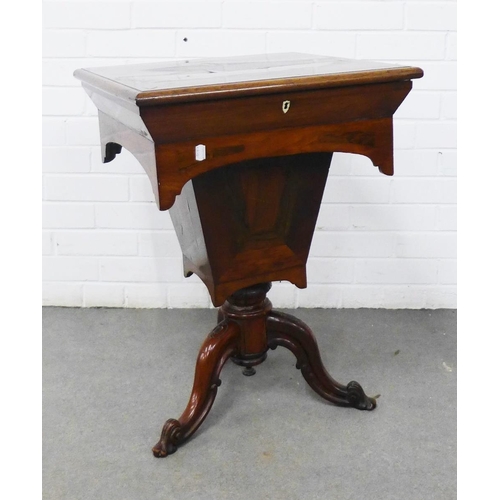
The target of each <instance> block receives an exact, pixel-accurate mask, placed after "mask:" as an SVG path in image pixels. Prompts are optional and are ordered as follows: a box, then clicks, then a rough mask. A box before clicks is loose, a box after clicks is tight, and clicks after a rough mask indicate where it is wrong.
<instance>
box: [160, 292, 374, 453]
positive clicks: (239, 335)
mask: <svg viewBox="0 0 500 500" xmlns="http://www.w3.org/2000/svg"><path fill="white" fill-rule="evenodd" d="M270 288H271V284H270V283H261V284H259V285H254V286H251V287H248V288H244V289H242V290H239V291H237V292H236V293H234V294H233V295H231V296H230V297H229V298H228V299H227V301H226V302H225V303H224V304H223V305H222V307H221V308H220V309H219V315H218V320H219V323H218V325H217V326H216V327H215V328H214V329H213V330H212V332H211V333H210V334H209V336H208V337H207V339H206V340H205V342H204V343H203V345H202V347H201V349H200V353H199V355H198V360H197V362H196V371H195V376H194V383H193V390H192V393H191V397H190V399H189V403H188V405H187V407H186V409H185V410H184V413H183V414H182V415H181V416H180V417H179V419H178V420H175V419H169V420H167V422H166V423H165V425H164V426H163V430H162V433H161V437H160V440H159V441H158V443H157V444H156V445H155V446H154V447H153V454H154V455H155V456H156V457H165V456H167V455H170V454H172V453H174V452H175V451H176V450H177V447H178V446H179V445H180V444H182V443H183V442H185V441H186V440H187V439H189V438H190V437H191V436H192V435H193V434H194V432H195V431H196V429H198V427H199V426H200V425H201V424H202V422H203V420H204V419H205V417H206V416H207V415H208V412H209V411H210V408H211V407H212V404H213V402H214V400H215V396H216V394H217V388H218V387H219V386H220V384H221V381H220V379H219V375H220V372H221V370H222V367H223V366H224V363H225V362H226V361H227V360H228V359H229V358H231V359H232V360H233V361H234V362H235V363H237V364H238V365H241V366H244V367H245V369H244V371H243V373H244V374H245V375H253V374H254V373H255V369H254V368H253V367H254V366H256V365H258V364H260V363H262V362H263V361H264V360H265V359H266V356H267V350H268V349H269V348H270V349H276V347H278V346H279V345H280V346H283V347H286V348H287V349H289V350H290V351H292V353H293V354H294V355H295V357H296V358H297V365H296V366H297V368H298V369H300V370H301V371H302V375H303V376H304V378H305V380H306V381H307V383H308V384H309V385H310V386H311V388H312V389H313V390H314V391H316V392H317V393H318V394H319V395H320V396H321V397H323V398H324V399H326V400H328V401H330V402H332V403H334V404H336V405H339V406H351V407H353V408H357V409H359V410H373V409H374V408H375V407H376V401H375V399H373V398H370V397H368V396H366V394H365V393H364V391H363V389H362V388H361V386H360V385H359V384H358V383H357V382H349V383H348V384H347V385H346V386H344V385H342V384H339V383H338V382H336V381H335V380H334V379H333V378H332V377H331V376H330V375H329V374H328V372H327V371H326V368H325V367H324V366H323V363H322V361H321V356H320V353H319V349H318V344H317V342H316V339H315V337H314V334H313V333H312V331H311V330H310V328H309V327H308V326H307V325H306V324H305V323H303V322H302V321H300V320H299V319H297V318H295V317H293V316H290V315H288V314H283V313H279V312H276V311H273V310H272V305H271V302H270V301H269V299H267V298H266V293H267V292H268V291H269V289H270Z"/></svg>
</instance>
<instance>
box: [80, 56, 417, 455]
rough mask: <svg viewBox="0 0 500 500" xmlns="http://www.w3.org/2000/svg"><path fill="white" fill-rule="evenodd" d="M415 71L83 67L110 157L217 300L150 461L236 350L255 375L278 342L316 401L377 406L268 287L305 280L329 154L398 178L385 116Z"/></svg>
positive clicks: (199, 405)
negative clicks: (365, 160)
mask: <svg viewBox="0 0 500 500" xmlns="http://www.w3.org/2000/svg"><path fill="white" fill-rule="evenodd" d="M422 75H423V72H422V70H421V69H419V68H415V67H404V66H395V65H390V64H382V63H377V62H369V61H357V60H350V59H340V58H333V57H320V56H311V55H307V54H274V55H258V56H245V57H237V58H219V59H197V60H180V61H169V62H164V63H150V64H138V65H125V66H115V67H106V68H91V69H81V70H77V71H76V72H75V77H76V78H78V79H80V80H81V81H82V84H83V87H84V88H85V90H86V91H87V93H88V94H89V96H90V97H91V99H92V101H93V102H94V104H95V105H96V106H97V108H98V111H99V127H100V137H101V147H102V158H103V161H104V162H109V161H111V160H113V158H114V157H115V155H116V154H117V153H120V151H121V148H122V146H123V147H125V148H126V149H128V150H129V151H130V152H131V153H132V154H133V155H134V156H135V157H136V158H137V160H138V161H139V162H140V164H141V165H142V166H143V167H144V170H145V171H146V173H147V175H148V177H149V180H150V181H151V186H152V188H153V193H154V196H155V199H156V203H157V205H158V208H159V209H160V210H168V209H169V210H170V214H171V217H172V221H173V224H174V227H175V231H176V234H177V237H178V239H179V242H180V245H181V249H182V253H183V258H184V273H185V276H186V277H187V276H190V275H191V274H193V273H194V274H196V275H198V276H199V277H200V279H201V280H202V281H203V283H204V284H205V285H206V287H207V288H208V291H209V293H210V296H211V299H212V302H213V304H214V306H220V308H219V312H218V324H217V325H216V326H215V328H214V329H213V330H212V331H211V332H210V334H209V335H208V337H207V339H206V340H205V342H204V343H203V345H202V346H201V350H200V353H199V356H198V360H197V362H196V370H195V376H194V383H193V390H192V393H191V397H190V399H189V402H188V405H187V407H186V410H185V411H184V413H183V414H182V415H181V416H180V418H179V419H178V420H175V419H169V420H167V422H166V423H165V425H164V427H163V430H162V433H161V437H160V440H159V442H158V443H157V444H156V445H155V446H154V447H153V453H154V455H155V456H157V457H164V456H166V455H169V454H172V453H173V452H175V451H176V449H177V447H178V446H179V445H180V444H182V443H183V442H185V441H186V440H187V439H188V438H190V437H191V436H192V435H193V433H194V432H195V431H196V429H197V428H198V427H199V426H200V425H201V423H202V422H203V420H204V419H205V417H206V416H207V414H208V412H209V411H210V408H211V406H212V404H213V402H214V399H215V396H216V394H217V388H218V386H219V385H220V383H221V382H220V379H219V375H220V372H221V370H222V367H223V365H224V363H225V362H226V361H227V360H228V359H229V358H231V359H232V360H233V361H234V362H235V363H237V364H239V365H241V366H243V367H244V371H243V373H244V374H245V375H253V374H254V373H255V370H254V368H253V367H254V366H255V365H258V364H259V363H262V362H263V361H264V360H265V359H266V356H267V351H268V349H275V348H276V347H277V346H283V347H286V348H287V349H289V350H290V351H291V352H292V353H293V354H294V355H295V356H296V358H297V365H296V366H297V368H299V369H300V370H301V371H302V374H303V376H304V378H305V379H306V381H307V382H308V384H309V385H310V386H311V388H312V389H314V390H315V391H316V392H317V393H318V394H319V395H320V396H322V397H323V398H325V399H327V400H328V401H330V402H332V403H334V404H336V405H340V406H350V407H354V408H357V409H360V410H372V409H374V408H375V406H376V402H375V399H373V398H370V397H368V396H366V395H365V393H364V391H363V389H362V388H361V386H360V385H359V384H358V383H357V382H349V383H348V384H347V385H342V384H340V383H338V382H336V381H335V380H334V379H333V378H331V377H330V375H329V374H328V372H327V371H326V369H325V367H324V366H323V363H322V361H321V358H320V353H319V350H318V345H317V342H316V340H315V338H314V335H313V333H312V332H311V330H310V329H309V327H308V326H307V325H305V324H304V323H303V322H301V321H300V320H298V319H297V318H295V317H293V316H290V315H287V314H283V313H280V312H277V311H275V310H273V309H272V305H271V302H270V301H269V299H267V298H266V293H267V292H268V291H269V289H270V288H271V282H272V281H280V280H287V281H290V282H291V283H293V284H295V285H296V286H297V287H299V288H305V287H306V286H307V282H306V261H307V256H308V253H309V248H310V245H311V239H312V236H313V232H314V227H315V224H316V219H317V216H318V211H319V208H320V203H321V198H322V195H323V190H324V187H325V183H326V180H327V176H328V170H329V167H330V162H331V158H332V153H333V152H335V151H341V152H347V153H358V154H362V155H365V156H367V157H369V158H370V159H371V160H372V162H373V164H374V165H376V166H377V167H378V169H379V170H380V172H382V173H383V174H386V175H392V174H393V134H392V117H393V114H394V112H395V111H396V109H397V108H398V106H399V105H400V104H401V102H402V101H403V100H404V98H405V97H406V95H407V94H408V92H409V91H410V89H411V87H412V81H411V80H412V79H414V78H420V77H421V76H422Z"/></svg>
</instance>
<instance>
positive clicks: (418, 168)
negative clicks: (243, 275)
mask: <svg viewBox="0 0 500 500" xmlns="http://www.w3.org/2000/svg"><path fill="white" fill-rule="evenodd" d="M455 31H456V3H455V1H453V0H441V1H432V0H426V1H417V0H411V1H403V0H402V1H398V0H390V1H389V0H386V1H382V0H355V1H352V2H350V1H346V0H344V1H340V0H338V1H337V0H330V1H327V0H323V1H319V0H318V1H312V0H311V1H306V0H289V1H271V2H269V1H265V0H259V1H245V0H225V1H215V0H209V1H206V2H201V1H200V0H198V1H182V2H181V1H162V2H159V1H157V2H152V1H139V0H136V1H132V0H131V1H121V0H115V1H104V2H97V1H94V2H87V1H73V0H71V1H70V0H65V1H46V2H44V3H43V47H42V49H43V57H44V60H43V114H44V118H43V139H42V140H43V172H44V174H43V183H42V192H43V211H42V215H43V218H42V219H43V221H42V222H43V232H42V238H43V239H42V251H43V279H44V283H43V303H44V304H47V305H63V306H85V307H92V306H109V307H209V306H210V302H209V299H208V294H207V292H206V291H205V288H204V286H203V284H202V283H201V282H200V280H199V279H198V278H197V277H196V276H193V277H191V278H189V279H185V278H183V276H182V260H181V253H180V249H179V245H178V243H177V240H176V237H175V233H174V231H173V228H172V223H171V220H170V216H169V214H168V213H165V212H162V213H160V212H159V211H158V210H157V209H156V206H155V204H154V202H153V195H152V192H151V189H150V187H149V181H148V180H147V178H146V175H145V173H144V172H143V171H142V168H141V167H140V165H139V164H138V162H137V161H136V160H135V159H134V158H133V156H132V155H131V154H130V153H128V152H127V151H123V152H122V154H121V155H119V156H117V158H116V159H115V160H114V161H113V162H111V163H109V164H102V163H101V161H100V150H99V133H98V123H97V117H96V114H97V113H96V109H95V107H94V106H93V104H92V103H91V101H90V100H89V99H88V98H87V96H86V94H85V92H84V91H83V89H82V88H81V87H80V84H79V82H78V81H77V80H76V79H74V78H73V76H72V73H73V71H74V70H75V69H77V68H81V67H89V66H100V65H101V66H102V65H113V64H124V63H136V62H143V61H153V60H160V59H165V58H176V57H203V56H224V55H238V54H252V53H260V52H290V51H302V52H308V53H316V54H323V55H332V56H340V57H355V58H360V59H361V58H366V59H374V60H380V61H389V62H397V63H401V64H412V65H416V66H420V67H422V68H423V69H424V72H425V76H424V78H423V79H421V80H417V81H415V83H414V89H413V91H412V92H411V93H410V95H409V96H408V98H407V100H406V101H405V102H404V103H403V105H402V106H401V107H400V109H399V110H398V111H397V113H396V116H395V123H394V127H395V130H394V133H395V176H394V177H392V178H389V177H384V176H382V175H381V174H379V173H378V171H377V170H376V169H374V168H373V167H372V165H371V162H370V161H369V160H367V159H366V158H364V157H361V156H355V155H347V154H336V155H334V160H333V163H332V168H331V172H330V178H329V180H328V184H327V187H326V191H325V196H324V200H323V204H322V206H321V211H320V215H319V219H318V224H317V229H316V232H315V235H314V239H313V244H312V248H311V254H310V259H309V263H308V278H309V286H308V288H307V289H306V290H298V289H296V288H295V287H293V286H292V285H290V284H288V283H276V284H275V285H274V287H273V289H272V290H271V294H270V297H271V300H272V301H273V302H274V303H275V305H276V306H278V307H297V306H300V307H387V308H421V307H428V308H437V307H446V308H449V307H456V276H457V272H456V224H457V221H456V219H457V217H456V179H455V177H456V145H457V141H456V116H457V105H456V46H457V41H456V32H455Z"/></svg>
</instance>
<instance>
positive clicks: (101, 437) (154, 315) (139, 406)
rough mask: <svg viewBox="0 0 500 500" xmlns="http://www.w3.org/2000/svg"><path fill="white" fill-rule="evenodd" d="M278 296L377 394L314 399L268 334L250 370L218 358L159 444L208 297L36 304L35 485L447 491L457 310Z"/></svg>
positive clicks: (145, 490) (186, 376)
mask: <svg viewBox="0 0 500 500" xmlns="http://www.w3.org/2000/svg"><path fill="white" fill-rule="evenodd" d="M288 312H289V313H291V314H294V315H295V316H297V317H299V318H300V319H302V320H303V321H305V322H306V323H307V324H308V325H309V326H310V327H311V328H312V329H313V331H314V332H315V334H316V337H317V339H318V343H319V346H320V349H321V354H322V357H323V362H324V364H325V366H326V367H327V368H328V370H329V371H330V373H331V374H332V376H333V377H334V378H336V379H337V380H339V381H340V382H342V383H347V382H348V381H350V380H353V379H354V380H357V381H358V382H360V383H361V384H362V386H363V387H364V389H365V391H366V392H367V394H369V395H372V396H373V395H376V394H380V397H379V398H378V408H377V409H376V410H375V411H373V412H363V411H358V410H355V409H351V408H339V407H335V406H333V405H331V404H330V403H328V402H326V401H324V400H322V399H321V398H320V397H319V396H317V395H316V393H314V392H313V391H312V390H311V389H310V388H309V387H308V386H307V384H306V382H305V381H304V380H303V378H302V375H301V373H300V371H299V370H296V369H295V363H294V360H295V358H294V357H293V355H292V354H291V353H290V352H289V351H287V350H286V349H284V348H282V347H279V348H278V349H277V350H276V351H270V352H269V356H268V359H267V361H266V362H265V363H263V364H262V365H260V366H258V367H257V373H256V375H254V376H253V377H244V376H243V375H242V374H241V368H240V367H238V366H236V365H234V364H233V363H231V362H229V363H227V364H226V366H225V367H224V369H223V371H222V375H221V380H222V386H221V387H220V388H219V392H218V395H217V398H216V400H215V403H214V406H213V408H212V411H211V412H210V414H209V415H208V417H207V419H206V420H205V422H204V423H203V425H202V426H201V427H200V429H199V430H198V431H197V433H196V434H195V435H194V437H193V439H192V440H190V441H189V442H188V443H186V444H185V445H184V446H182V447H180V448H179V450H178V451H177V452H176V453H175V454H173V455H171V456H169V457H167V458H163V459H157V458H154V457H153V455H152V453H151V447H152V445H153V444H155V443H156V441H157V440H158V438H159V433H160V431H161V428H162V425H163V423H164V421H165V420H166V419H167V418H178V417H179V416H180V414H181V413H182V411H183V410H184V408H185V405H186V403H187V400H188V397H189V394H190V392H191V384H192V378H193V370H194V363H195V360H196V356H197V353H198V349H199V347H200V345H201V342H202V341H203V339H204V338H205V336H206V334H207V333H208V332H209V331H210V330H211V328H212V326H213V325H214V323H215V311H213V310H188V309H184V310H160V309H153V310H144V309H143V310H133V309H73V308H54V307H47V308H44V312H43V334H44V342H43V354H44V365H43V366H44V369H43V391H44V392H43V394H44V396H43V441H44V450H43V467H44V471H43V490H44V493H43V498H44V499H45V500H56V499H57V500H59V499H71V500H80V499H82V500H83V499H84V500H98V499H105V500H114V499H120V500H128V499H130V500H142V499H169V500H170V499H172V500H188V499H194V500H212V499H213V500H223V499H245V500H252V499H254V500H261V499H270V500H280V499H287V500H294V499H320V500H329V499H332V500H333V499H335V500H361V499H365V498H366V499H375V500H393V499H394V500H413V499H415V500H427V499H443V500H444V499H446V500H449V499H453V498H456V311H454V310H433V311H431V310H419V311H416V310H369V309H357V310H352V309H351V310H349V309H344V310H327V309H298V310H295V311H288Z"/></svg>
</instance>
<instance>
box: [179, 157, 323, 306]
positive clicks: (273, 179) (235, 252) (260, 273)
mask: <svg viewBox="0 0 500 500" xmlns="http://www.w3.org/2000/svg"><path fill="white" fill-rule="evenodd" d="M331 157H332V154H331V153H309V154H299V155H290V156H280V157H275V158H263V159H257V160H250V161H245V162H241V163H238V164H235V165H229V166H227V167H223V168H219V169H217V170H213V171H211V172H207V173H205V174H202V175H199V176H198V177H195V178H194V179H193V180H192V181H190V182H188V183H187V184H186V185H185V186H184V188H183V190H182V193H181V195H180V196H178V197H177V200H176V202H175V204H174V206H173V208H172V209H171V216H172V220H173V222H174V226H175V229H176V232H177V236H178V238H179V241H180V244H181V248H182V252H183V255H184V271H185V274H186V275H189V274H191V273H195V274H197V275H198V276H199V277H200V278H201V279H202V280H203V282H204V283H205V284H206V286H207V287H208V290H209V292H210V295H211V297H212V301H213V303H214V305H216V306H217V305H220V304H222V303H223V302H224V300H225V299H226V298H227V297H228V296H229V295H230V294H231V293H233V292H235V291H236V290H238V289H240V288H243V287H247V286H250V285H253V284H256V283H260V282H265V281H278V280H287V281H290V282H292V283H294V284H295V285H297V286H298V287H299V288H305V287H306V285H307V281H306V261H307V256H308V254H309V248H310V245H311V240H312V236H313V232H314V227H315V225H316V220H317V216H318V212H319V207H320V204H321V198H322V195H323V190H324V187H325V183H326V179H327V177H328V169H329V166H330V162H331Z"/></svg>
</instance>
